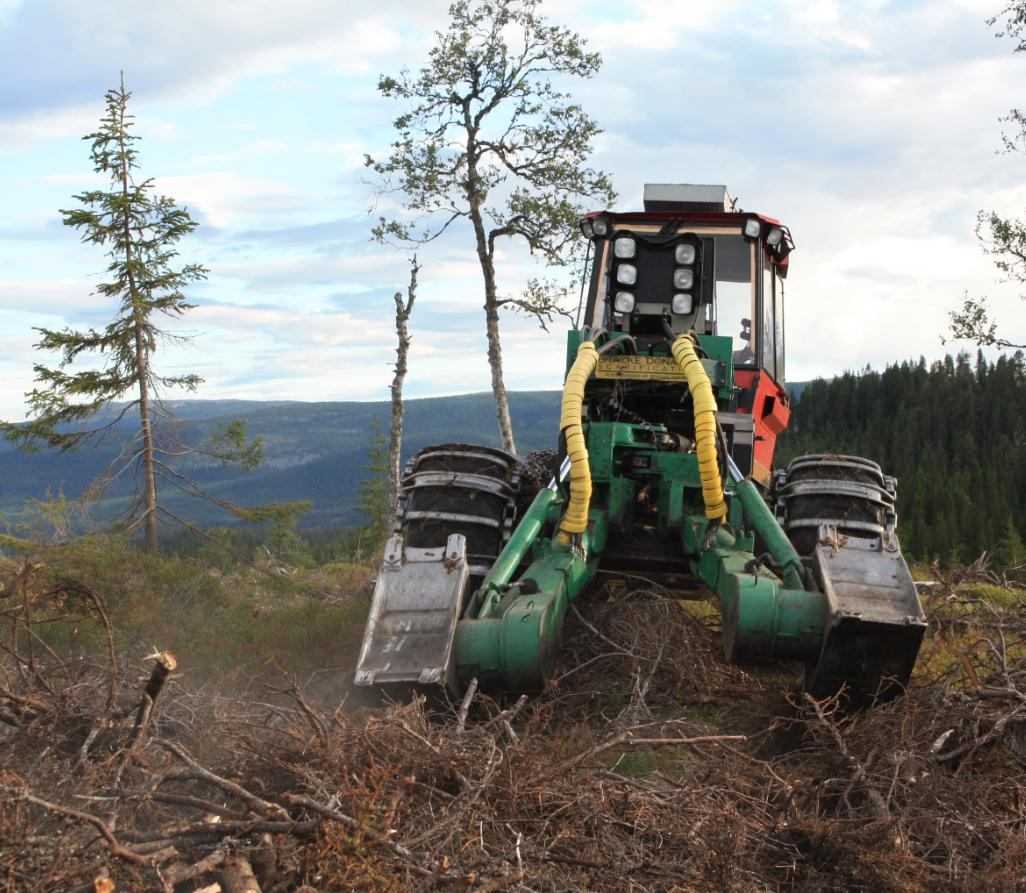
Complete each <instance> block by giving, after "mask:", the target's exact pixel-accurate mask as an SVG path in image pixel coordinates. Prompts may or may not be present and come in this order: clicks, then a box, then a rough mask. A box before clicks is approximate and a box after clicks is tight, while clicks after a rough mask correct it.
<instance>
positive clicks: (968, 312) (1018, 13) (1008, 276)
mask: <svg viewBox="0 0 1026 893" xmlns="http://www.w3.org/2000/svg"><path fill="white" fill-rule="evenodd" d="M987 24H989V25H990V26H991V27H995V26H996V27H997V36H998V37H1011V38H1012V39H1013V40H1015V42H1016V46H1015V50H1014V52H1016V53H1022V52H1024V51H1026V0H1015V2H1012V3H1009V4H1007V5H1006V6H1005V7H1004V8H1003V9H1002V10H1001V12H1000V13H998V15H996V16H994V17H993V18H991V19H989V20H988V22H987ZM1001 120H1002V121H1004V122H1006V123H1008V124H1011V125H1012V126H1013V128H1014V129H1013V131H1012V132H1011V133H1003V134H1002V137H1001V141H1002V144H1003V148H1004V151H1005V152H1026V115H1024V114H1023V112H1022V111H1021V110H1020V109H1012V110H1011V111H1010V112H1009V113H1008V115H1007V116H1005V117H1004V118H1002V119H1001ZM976 235H977V237H978V238H979V239H980V240H981V241H982V242H983V245H984V248H983V250H984V252H985V253H987V254H989V255H990V256H991V257H992V258H993V259H994V266H995V267H997V269H998V271H999V272H1000V273H1001V274H1002V276H1003V277H1004V278H1005V280H1006V281H1011V282H1026V219H1022V218H1015V217H1002V216H1001V215H1000V214H998V213H997V212H995V211H980V213H979V217H978V219H977V224H976ZM1022 298H1023V300H1026V295H1023V296H1022ZM948 316H949V318H950V331H951V336H952V337H953V338H964V339H968V340H970V341H974V342H975V343H976V344H978V345H980V346H982V347H987V346H994V347H999V348H1004V349H1008V348H1011V349H1021V348H1026V344H1017V343H1015V342H1013V341H1009V340H1008V339H1007V338H1004V337H1002V336H1000V335H999V334H998V325H997V321H996V320H995V319H994V318H993V317H992V316H991V312H990V308H989V307H988V306H987V299H986V298H972V297H970V296H969V295H968V294H966V295H965V296H964V297H963V301H962V307H961V308H960V309H958V310H955V311H952V312H951V313H949V314H948Z"/></svg>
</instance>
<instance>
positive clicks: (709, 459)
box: [671, 334, 727, 521]
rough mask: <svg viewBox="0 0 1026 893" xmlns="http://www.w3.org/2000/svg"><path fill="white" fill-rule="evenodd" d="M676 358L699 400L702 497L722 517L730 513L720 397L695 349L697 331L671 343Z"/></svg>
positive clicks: (715, 517) (708, 511)
mask: <svg viewBox="0 0 1026 893" xmlns="http://www.w3.org/2000/svg"><path fill="white" fill-rule="evenodd" d="M671 350H672V351H673V358H674V359H675V360H676V361H677V365H678V366H680V369H681V372H683V373H684V377H685V378H686V379H687V382H688V389H689V390H690V391H691V399H692V400H693V401H694V404H695V451H696V452H697V454H698V475H699V477H700V478H701V480H702V501H703V502H704V503H705V516H706V517H707V518H708V519H709V520H710V521H719V520H722V519H723V518H725V517H726V515H727V503H726V502H725V500H724V498H723V481H722V480H721V479H720V466H719V462H718V461H717V457H716V438H717V429H716V398H715V396H714V395H713V389H712V384H711V383H710V382H709V376H708V375H707V374H706V372H705V367H703V366H702V361H701V360H700V359H699V358H698V354H697V353H696V352H695V338H694V336H693V335H690V334H689V335H681V336H680V337H678V338H676V339H674V342H673V345H672V346H671Z"/></svg>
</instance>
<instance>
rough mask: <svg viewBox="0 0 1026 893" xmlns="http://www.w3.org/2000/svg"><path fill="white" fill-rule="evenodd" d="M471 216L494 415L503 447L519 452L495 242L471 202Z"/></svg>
mask: <svg viewBox="0 0 1026 893" xmlns="http://www.w3.org/2000/svg"><path fill="white" fill-rule="evenodd" d="M470 219H471V221H472V222H473V224H474V234H475V236H476V237H477V257H478V260H479V261H480V262H481V274H482V276H483V277H484V287H485V302H484V312H485V333H486V335H487V337H488V366H489V368H490V369H491V372H492V394H493V395H494V397H495V417H496V419H497V421H498V423H499V434H500V436H501V437H502V448H503V449H504V450H506V451H507V452H510V453H515V452H516V451H517V445H516V441H515V440H514V439H513V420H512V419H511V418H510V414H509V396H508V395H507V393H506V385H505V384H504V382H503V380H502V341H501V340H500V338H499V296H498V294H497V292H496V288H495V264H494V262H493V257H492V254H493V251H492V244H491V243H490V242H489V240H488V238H487V236H486V235H485V228H484V220H483V219H482V217H481V208H480V205H479V204H475V203H473V202H472V203H471V206H470Z"/></svg>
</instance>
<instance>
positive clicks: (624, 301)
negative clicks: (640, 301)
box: [613, 291, 634, 313]
mask: <svg viewBox="0 0 1026 893" xmlns="http://www.w3.org/2000/svg"><path fill="white" fill-rule="evenodd" d="M613 309H614V310H615V311H616V312H617V313H630V312H631V311H632V310H633V309H634V295H632V294H631V293H630V292H629V291H618V292H617V293H616V297H615V298H613Z"/></svg>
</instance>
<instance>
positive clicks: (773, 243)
mask: <svg viewBox="0 0 1026 893" xmlns="http://www.w3.org/2000/svg"><path fill="white" fill-rule="evenodd" d="M743 232H744V235H745V238H746V239H751V240H755V239H758V238H759V236H761V235H762V234H763V223H762V221H760V220H757V219H756V218H754V217H749V218H748V219H747V220H746V221H745V228H744V230H743ZM765 239H766V247H767V248H769V249H770V251H772V252H774V253H775V254H777V255H779V256H780V257H786V256H787V254H788V253H789V252H790V250H791V246H789V245H788V244H787V242H786V241H785V239H784V230H783V227H779V226H770V228H769V229H768V230H766V235H765Z"/></svg>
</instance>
